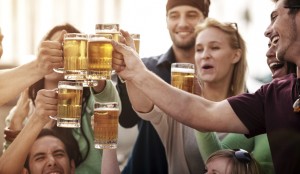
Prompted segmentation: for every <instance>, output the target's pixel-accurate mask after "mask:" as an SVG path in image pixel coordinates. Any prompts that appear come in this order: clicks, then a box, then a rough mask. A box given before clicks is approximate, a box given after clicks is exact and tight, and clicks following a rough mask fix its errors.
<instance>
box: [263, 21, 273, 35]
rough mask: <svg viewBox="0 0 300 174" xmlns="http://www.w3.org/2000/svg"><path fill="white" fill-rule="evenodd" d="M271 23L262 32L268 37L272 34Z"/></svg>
mask: <svg viewBox="0 0 300 174" xmlns="http://www.w3.org/2000/svg"><path fill="white" fill-rule="evenodd" d="M272 29H273V28H272V24H270V25H269V26H268V27H267V28H266V31H265V32H264V35H265V36H266V37H268V38H271V34H272Z"/></svg>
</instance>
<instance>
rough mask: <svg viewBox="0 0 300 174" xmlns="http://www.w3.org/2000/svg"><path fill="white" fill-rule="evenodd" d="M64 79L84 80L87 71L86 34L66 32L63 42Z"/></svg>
mask: <svg viewBox="0 0 300 174" xmlns="http://www.w3.org/2000/svg"><path fill="white" fill-rule="evenodd" d="M63 51H64V71H65V72H64V73H65V74H64V76H65V79H66V80H84V79H85V76H86V71H87V34H82V33H66V34H65V35H64V42H63Z"/></svg>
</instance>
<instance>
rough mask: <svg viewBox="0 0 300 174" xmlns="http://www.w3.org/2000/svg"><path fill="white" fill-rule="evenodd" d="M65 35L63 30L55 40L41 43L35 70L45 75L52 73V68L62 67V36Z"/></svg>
mask: <svg viewBox="0 0 300 174" xmlns="http://www.w3.org/2000/svg"><path fill="white" fill-rule="evenodd" d="M65 33H67V32H66V31H65V30H63V31H62V32H61V33H60V36H59V37H58V38H57V39H56V40H51V41H49V40H48V41H43V42H42V43H41V45H40V46H39V52H38V56H37V59H36V63H37V70H38V71H39V72H40V73H41V74H43V75H47V74H49V73H52V72H53V68H60V67H63V46H62V42H63V36H64V34H65Z"/></svg>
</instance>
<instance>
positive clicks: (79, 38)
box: [64, 36, 87, 41]
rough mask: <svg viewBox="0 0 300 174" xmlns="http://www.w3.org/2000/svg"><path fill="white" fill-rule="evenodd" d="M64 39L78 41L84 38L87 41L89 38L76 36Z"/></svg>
mask: <svg viewBox="0 0 300 174" xmlns="http://www.w3.org/2000/svg"><path fill="white" fill-rule="evenodd" d="M64 40H76V41H82V40H83V41H87V38H83V37H79V36H76V37H69V38H64Z"/></svg>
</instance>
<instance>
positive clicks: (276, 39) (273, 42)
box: [271, 36, 279, 45]
mask: <svg viewBox="0 0 300 174" xmlns="http://www.w3.org/2000/svg"><path fill="white" fill-rule="evenodd" d="M278 40H279V36H275V37H273V38H272V41H271V43H272V45H276V44H277V42H278Z"/></svg>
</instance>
